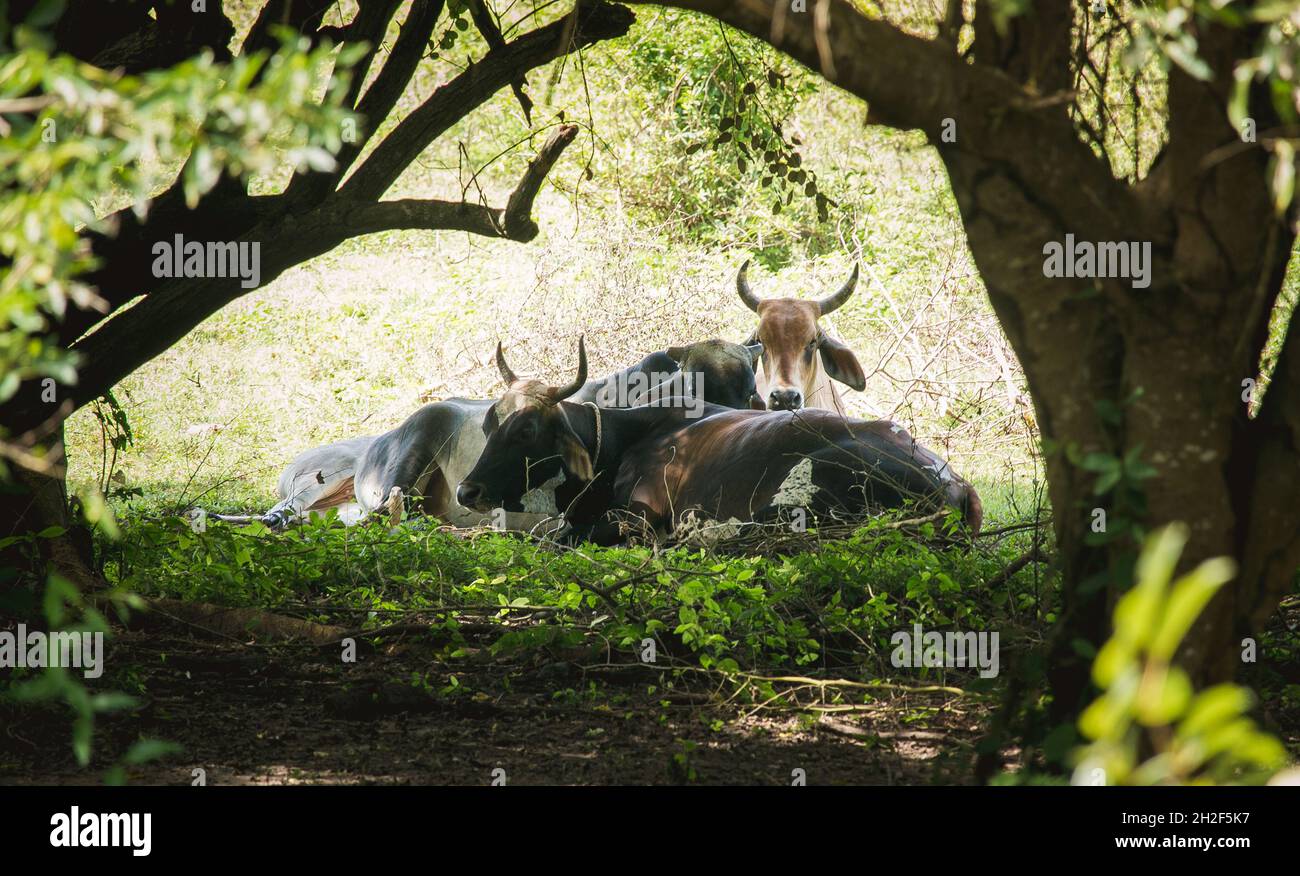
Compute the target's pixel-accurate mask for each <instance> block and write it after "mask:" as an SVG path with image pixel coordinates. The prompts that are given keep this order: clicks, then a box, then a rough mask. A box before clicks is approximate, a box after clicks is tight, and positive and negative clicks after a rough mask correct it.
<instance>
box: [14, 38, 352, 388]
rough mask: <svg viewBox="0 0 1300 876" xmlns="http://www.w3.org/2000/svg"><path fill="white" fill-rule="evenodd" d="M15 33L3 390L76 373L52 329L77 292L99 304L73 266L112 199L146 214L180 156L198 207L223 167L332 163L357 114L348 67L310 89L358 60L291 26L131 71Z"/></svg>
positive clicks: (242, 172) (83, 259) (81, 299)
mask: <svg viewBox="0 0 1300 876" xmlns="http://www.w3.org/2000/svg"><path fill="white" fill-rule="evenodd" d="M11 38H12V41H13V50H12V51H9V52H6V53H5V54H3V55H0V114H2V115H0V119H2V123H0V156H3V157H0V193H3V194H2V195H0V256H3V258H4V263H3V267H0V375H3V376H0V402H3V401H4V400H5V399H8V398H10V397H11V396H12V395H13V394H14V393H15V392H16V391H17V389H18V386H19V384H20V383H21V382H22V381H23V380H26V379H28V378H31V377H34V376H49V377H52V378H54V379H55V380H57V381H58V382H60V383H69V384H71V383H75V382H76V371H75V362H74V360H73V358H72V357H71V356H70V354H68V353H67V352H66V351H64V350H61V349H59V348H58V347H57V345H56V344H55V342H54V340H53V339H52V338H51V337H50V336H49V335H48V334H47V330H48V328H49V326H50V324H51V321H57V320H59V319H61V318H62V316H63V314H64V312H65V311H66V308H67V305H68V302H69V301H71V302H73V303H74V304H75V305H76V306H78V307H82V308H89V307H95V306H97V296H96V294H95V292H94V290H93V289H91V288H90V287H88V286H86V285H85V284H84V283H82V282H80V281H79V280H78V279H77V276H78V275H79V274H83V273H85V272H86V271H88V270H90V269H91V268H93V267H94V263H93V261H92V259H91V256H90V253H89V252H88V249H87V246H86V240H85V238H84V237H83V235H84V233H85V230H86V229H94V230H99V231H104V232H108V233H111V232H112V229H111V228H107V227H104V225H103V223H101V222H100V221H99V212H98V211H99V210H100V209H102V207H103V206H104V205H105V204H106V203H107V202H109V201H113V200H121V199H123V198H125V199H127V203H130V204H132V205H134V207H135V210H136V212H137V213H139V214H141V215H143V214H144V212H145V211H147V209H148V204H149V198H150V196H151V194H152V193H153V192H154V191H155V190H156V189H157V187H158V184H159V182H160V181H161V180H164V179H165V178H166V177H167V176H168V175H169V174H171V175H174V174H175V173H176V168H177V166H178V165H179V164H180V163H181V162H182V161H184V165H183V169H182V170H181V177H182V181H183V187H184V192H185V200H186V202H187V204H189V206H191V207H192V206H193V205H194V204H195V203H197V201H198V199H199V198H200V197H201V196H202V195H203V194H204V193H206V192H207V191H208V190H209V189H211V188H212V186H213V185H215V184H216V182H217V180H218V178H219V177H220V175H221V174H222V173H223V172H230V173H232V174H235V175H237V176H240V177H245V178H247V177H249V176H252V175H255V174H262V173H267V172H270V171H272V170H274V169H275V168H278V167H281V166H283V165H284V164H286V163H287V164H290V165H293V166H309V167H312V168H317V169H328V168H330V167H332V166H333V158H332V155H331V153H333V152H336V151H337V150H338V149H339V147H340V146H341V145H342V144H341V126H342V123H343V121H344V120H345V119H348V118H351V115H350V114H349V113H347V112H346V111H344V110H342V109H340V108H339V107H338V106H337V98H340V97H341V96H342V95H343V93H344V90H345V89H346V87H347V76H346V75H340V76H336V77H334V78H333V79H332V80H331V84H330V86H329V89H330V94H329V97H328V99H327V100H326V101H324V102H323V103H320V104H318V103H316V102H315V101H314V100H313V98H314V97H315V91H316V90H317V89H318V88H319V83H320V82H321V81H322V79H323V78H324V76H325V74H326V73H328V71H329V69H330V67H331V66H333V65H334V64H336V63H337V64H338V65H340V66H341V68H343V69H344V70H346V67H347V65H349V64H350V63H351V62H352V61H354V60H355V59H356V52H355V51H354V52H351V53H348V54H346V55H339V56H337V57H336V54H337V53H335V52H334V51H333V48H332V47H331V46H330V45H329V44H328V43H325V44H323V45H321V46H318V47H316V48H311V46H310V44H309V42H308V41H307V40H306V39H305V38H299V37H298V36H297V35H296V34H289V33H284V34H282V35H281V39H282V46H281V48H280V49H279V50H278V51H276V52H274V53H268V52H261V53H255V54H252V55H249V56H244V57H239V58H236V59H234V60H233V61H232V62H230V63H228V64H219V63H216V62H215V61H214V60H213V57H212V55H211V53H209V52H205V53H203V54H200V55H198V56H196V57H193V58H189V59H187V60H185V61H183V62H181V63H179V64H177V65H175V66H174V67H172V68H170V69H167V70H161V71H152V72H148V73H145V74H143V75H141V76H128V75H125V74H123V73H121V72H120V71H118V72H108V71H104V70H100V69H98V68H96V67H94V66H92V65H90V64H86V63H83V62H80V61H78V60H76V59H75V58H72V57H69V56H66V55H59V54H54V53H52V50H51V48H50V43H49V40H48V38H47V37H46V36H45V35H43V34H42V33H41V32H40V31H38V30H36V29H33V28H31V27H19V28H17V29H15V30H14V31H13V33H12V34H11ZM33 110H35V112H33Z"/></svg>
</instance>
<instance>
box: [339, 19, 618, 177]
mask: <svg viewBox="0 0 1300 876" xmlns="http://www.w3.org/2000/svg"><path fill="white" fill-rule="evenodd" d="M577 8H578V26H577V28H576V31H575V33H574V36H573V39H572V41H564V40H563V36H564V30H565V28H566V24H567V22H568V20H569V17H568V16H566V18H565V19H562V20H560V21H556V22H553V23H552V24H549V25H547V26H545V27H541V28H538V29H537V30H534V31H531V32H529V33H527V34H525V35H524V36H522V37H520V38H519V39H517V40H514V41H513V42H510V43H507V44H506V45H504V46H502V47H501V48H499V49H493V50H492V51H490V52H488V53H487V55H485V56H484V58H483V60H482V61H480V62H479V63H477V64H474V65H472V66H471V67H470V68H469V69H468V70H466V71H465V72H464V73H462V74H461V75H459V76H457V77H456V78H455V79H453V80H451V81H450V82H448V83H447V84H446V85H443V86H442V87H441V88H439V89H438V90H436V91H435V92H434V93H433V94H432V95H431V96H430V97H429V99H428V100H426V101H425V102H424V103H423V104H421V105H420V106H419V107H418V108H416V109H415V110H414V111H413V112H412V113H411V114H410V115H409V116H407V117H406V118H405V119H403V120H402V122H401V123H400V124H399V125H398V126H397V127H396V128H395V129H394V130H393V131H392V132H391V133H390V134H389V135H388V136H387V137H385V138H384V142H382V143H380V144H379V145H378V146H377V147H375V150H374V152H372V153H371V154H370V157H369V158H367V159H366V161H365V163H364V164H363V165H361V167H359V168H357V170H356V172H355V173H353V175H352V177H351V179H349V180H348V181H347V182H346V183H345V184H344V185H343V188H341V189H340V190H339V191H340V193H341V194H342V195H344V196H345V197H347V198H350V199H352V200H354V201H361V202H364V201H373V200H376V199H377V198H379V197H381V196H382V195H383V194H384V192H386V191H388V188H389V186H391V185H392V184H393V182H394V180H396V179H397V177H398V176H399V175H400V174H401V172H402V170H403V169H405V168H406V166H407V165H408V164H410V163H411V162H412V161H414V160H415V159H416V158H417V157H418V156H419V155H420V153H421V152H423V151H424V149H425V148H426V147H427V146H428V145H429V144H430V143H432V142H433V141H434V140H435V139H437V138H438V137H439V136H440V135H441V134H442V133H444V132H445V131H446V130H447V129H448V128H450V127H451V126H452V125H454V124H455V123H456V122H457V121H459V120H460V119H461V118H463V117H464V116H465V115H466V114H468V113H469V112H470V111H472V110H473V109H475V108H476V107H478V106H479V105H481V104H482V103H483V102H484V101H486V100H487V99H488V98H490V97H491V96H492V95H493V94H495V93H496V92H497V91H499V90H500V89H502V88H504V87H505V86H507V85H509V84H510V83H511V82H512V81H514V80H515V79H517V78H518V77H519V75H520V73H521V72H522V71H524V70H530V69H532V68H534V67H538V66H541V65H542V64H545V63H547V62H548V61H551V60H553V59H554V58H556V57H559V56H560V55H563V54H565V53H566V52H570V51H574V50H575V49H578V48H582V47H583V46H586V45H590V44H591V43H594V42H597V41H598V40H603V39H612V38H614V37H617V36H622V35H623V34H625V33H627V29H628V28H629V27H631V25H632V21H633V20H634V19H633V16H632V13H631V12H630V11H629V10H628V9H626V8H625V7H622V6H611V5H609V4H607V3H603V2H596V3H591V4H588V3H579V5H578V7H577Z"/></svg>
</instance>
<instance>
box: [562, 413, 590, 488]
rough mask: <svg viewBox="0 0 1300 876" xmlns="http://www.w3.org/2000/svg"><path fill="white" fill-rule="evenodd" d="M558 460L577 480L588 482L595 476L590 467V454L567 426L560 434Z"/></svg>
mask: <svg viewBox="0 0 1300 876" xmlns="http://www.w3.org/2000/svg"><path fill="white" fill-rule="evenodd" d="M560 458H561V459H563V460H564V467H565V468H567V469H568V470H569V471H570V472H571V473H572V474H573V476H574V477H575V478H577V479H578V480H580V481H589V480H591V479H592V478H593V477H595V476H596V475H595V472H594V471H592V467H591V454H590V453H588V452H587V448H586V447H584V446H583V445H582V442H581V441H579V440H578V436H577V435H575V434H573V430H572V429H570V428H569V427H568V426H567V425H566V426H565V427H564V429H563V430H562V431H561V433H560Z"/></svg>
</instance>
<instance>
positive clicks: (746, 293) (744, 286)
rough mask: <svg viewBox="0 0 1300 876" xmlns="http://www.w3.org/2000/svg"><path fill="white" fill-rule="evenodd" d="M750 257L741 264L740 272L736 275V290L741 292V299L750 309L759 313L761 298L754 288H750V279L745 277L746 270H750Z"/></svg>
mask: <svg viewBox="0 0 1300 876" xmlns="http://www.w3.org/2000/svg"><path fill="white" fill-rule="evenodd" d="M749 261H750V260H749V259H745V263H744V264H743V265H741V266H740V273H739V274H737V275H736V291H737V292H739V293H740V300H741V301H743V302H745V306H746V307H748V308H749V309H750V310H752V311H754V312H755V313H758V303H759V301H760V300H761V299H760V298H759V297H758V296H757V295H755V294H754V290H753V289H751V288H749V281H748V280H746V279H745V272H746V271H748V270H749Z"/></svg>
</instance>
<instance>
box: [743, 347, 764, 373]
mask: <svg viewBox="0 0 1300 876" xmlns="http://www.w3.org/2000/svg"><path fill="white" fill-rule="evenodd" d="M745 349H746V350H749V361H750V364H751V367H753V369H754V370H755V371H757V370H758V362H759V360H760V359H762V358H763V345H762V344H760V343H757V342H755V341H750V342H749V343H748V344H746V345H745Z"/></svg>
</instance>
